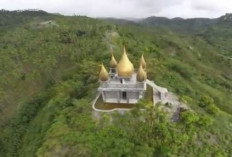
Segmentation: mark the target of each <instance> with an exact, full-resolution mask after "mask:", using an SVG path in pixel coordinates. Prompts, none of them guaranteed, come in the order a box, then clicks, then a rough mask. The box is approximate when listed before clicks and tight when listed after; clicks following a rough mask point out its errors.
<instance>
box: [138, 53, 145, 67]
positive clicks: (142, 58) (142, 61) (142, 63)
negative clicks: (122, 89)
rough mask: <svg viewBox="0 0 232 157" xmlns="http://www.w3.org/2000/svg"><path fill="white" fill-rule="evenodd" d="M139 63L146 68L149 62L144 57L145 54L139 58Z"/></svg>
mask: <svg viewBox="0 0 232 157" xmlns="http://www.w3.org/2000/svg"><path fill="white" fill-rule="evenodd" d="M139 65H142V66H143V68H144V69H146V66H147V63H146V61H145V59H144V57H143V55H142V56H141V58H140V60H139Z"/></svg>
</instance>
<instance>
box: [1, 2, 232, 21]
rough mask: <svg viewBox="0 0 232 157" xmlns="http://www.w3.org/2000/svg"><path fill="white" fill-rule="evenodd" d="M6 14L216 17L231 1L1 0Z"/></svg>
mask: <svg viewBox="0 0 232 157" xmlns="http://www.w3.org/2000/svg"><path fill="white" fill-rule="evenodd" d="M0 8H2V9H8V10H17V9H42V10H45V11H48V12H53V13H61V14H65V15H73V14H77V15H86V16H91V17H118V18H122V17H137V18H139V17H147V16H166V17H185V18H189V17H218V16H220V15H222V14H225V13H226V12H232V1H231V0H220V1H219V0H1V1H0Z"/></svg>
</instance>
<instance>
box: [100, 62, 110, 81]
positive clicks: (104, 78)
mask: <svg viewBox="0 0 232 157" xmlns="http://www.w3.org/2000/svg"><path fill="white" fill-rule="evenodd" d="M99 79H100V80H101V81H107V80H108V79H109V74H108V72H107V71H106V68H105V67H104V65H103V64H102V65H101V71H100V73H99Z"/></svg>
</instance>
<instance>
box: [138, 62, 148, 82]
mask: <svg viewBox="0 0 232 157" xmlns="http://www.w3.org/2000/svg"><path fill="white" fill-rule="evenodd" d="M146 79H147V74H146V72H145V71H144V70H143V66H142V64H140V66H139V70H138V73H137V81H139V82H143V81H145V80H146Z"/></svg>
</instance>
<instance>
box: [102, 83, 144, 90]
mask: <svg viewBox="0 0 232 157" xmlns="http://www.w3.org/2000/svg"><path fill="white" fill-rule="evenodd" d="M144 86H145V83H136V84H120V83H117V84H116V83H107V82H102V83H101V85H100V87H101V88H136V89H138V88H141V89H143V88H144Z"/></svg>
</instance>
